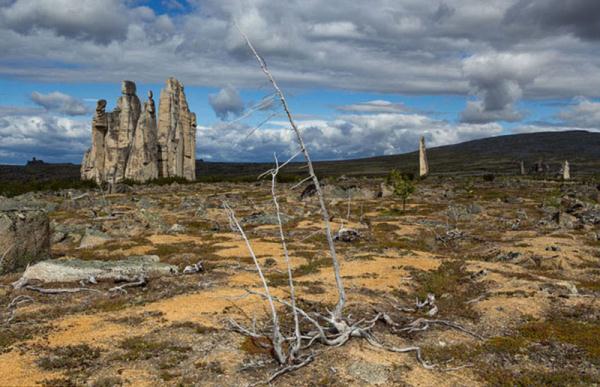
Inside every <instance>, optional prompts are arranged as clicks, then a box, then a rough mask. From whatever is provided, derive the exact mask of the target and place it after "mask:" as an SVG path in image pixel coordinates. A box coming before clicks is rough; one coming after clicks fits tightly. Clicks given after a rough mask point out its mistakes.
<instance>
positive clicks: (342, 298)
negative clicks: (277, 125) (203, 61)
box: [235, 23, 346, 319]
mask: <svg viewBox="0 0 600 387" xmlns="http://www.w3.org/2000/svg"><path fill="white" fill-rule="evenodd" d="M235 25H236V28H237V29H238V30H239V32H240V34H241V35H242V37H243V38H244V40H245V42H246V44H247V45H248V48H250V50H251V51H252V54H253V55H254V57H255V58H256V60H257V61H258V64H259V65H260V68H261V69H262V71H263V72H264V73H265V75H266V77H267V78H268V79H269V81H270V82H271V85H272V86H273V88H274V89H275V93H276V94H277V96H278V97H279V101H280V102H281V106H282V107H283V110H284V111H285V113H286V115H287V118H288V121H289V123H290V125H291V127H292V129H293V130H294V133H295V134H296V140H297V141H298V145H299V146H300V149H301V150H302V153H303V154H304V159H305V160H306V165H307V167H308V171H309V175H310V177H311V178H312V181H313V184H314V185H315V189H316V191H317V196H318V197H319V204H320V205H321V215H322V216H323V223H324V224H325V235H326V236H327V243H328V244H329V251H330V253H331V260H332V262H333V272H334V275H335V282H336V285H337V290H338V303H337V305H336V307H335V310H334V316H335V318H336V319H341V318H342V311H343V309H344V305H345V304H346V291H345V290H344V285H343V282H342V275H341V273H340V262H339V260H338V258H337V254H336V250H335V243H334V241H333V235H332V233H331V225H330V223H329V212H328V211H327V206H326V205H325V198H324V196H323V190H322V189H321V184H320V183H319V179H318V178H317V175H316V174H315V170H314V168H313V164H312V160H311V158H310V154H309V153H308V150H307V149H306V145H305V144H304V139H303V138H302V134H301V133H300V129H298V126H297V125H296V122H295V121H294V118H293V117H292V113H291V112H290V109H289V107H288V104H287V100H286V99H285V96H284V94H283V92H282V91H281V89H280V88H279V86H278V85H277V82H276V81H275V78H273V75H272V74H271V72H270V71H269V68H268V67H267V63H266V62H265V60H264V59H263V58H262V57H261V56H260V55H259V54H258V52H257V51H256V49H255V48H254V46H253V45H252V42H250V39H248V36H247V35H246V34H245V33H244V32H243V31H242V30H241V29H240V27H239V26H238V25H237V23H236V24H235Z"/></svg>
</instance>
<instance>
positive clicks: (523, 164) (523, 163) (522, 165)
mask: <svg viewBox="0 0 600 387" xmlns="http://www.w3.org/2000/svg"><path fill="white" fill-rule="evenodd" d="M519 165H520V167H521V175H522V176H525V175H526V173H525V162H524V161H523V160H521V162H520V163H519Z"/></svg>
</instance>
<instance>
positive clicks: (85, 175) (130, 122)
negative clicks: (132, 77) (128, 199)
mask: <svg viewBox="0 0 600 387" xmlns="http://www.w3.org/2000/svg"><path fill="white" fill-rule="evenodd" d="M121 92H122V96H121V97H119V99H118V101H117V107H116V108H115V110H114V111H112V112H110V113H107V112H106V101H105V100H99V101H98V104H97V106H96V114H95V115H94V119H93V121H92V147H91V148H90V149H89V150H88V151H87V152H86V153H85V155H84V157H83V162H82V165H81V178H82V179H86V180H95V181H96V182H98V183H103V182H108V183H110V184H113V185H114V184H115V183H118V182H120V181H122V180H124V179H132V180H135V181H139V182H144V181H148V180H152V179H156V178H158V177H173V176H181V177H184V178H186V179H188V180H194V179H195V178H196V170H195V168H196V115H195V114H194V113H192V112H190V110H189V108H188V104H187V100H186V98H185V94H184V91H183V85H182V84H181V82H179V81H178V80H176V79H175V78H169V80H168V81H167V86H166V88H165V89H164V90H163V91H162V92H161V98H160V106H159V117H158V119H157V117H156V106H155V103H154V100H153V98H152V97H153V95H152V92H149V94H148V101H147V102H145V103H144V108H143V110H142V108H141V104H140V100H139V98H138V97H137V95H136V86H135V83H133V82H131V81H123V83H122V86H121Z"/></svg>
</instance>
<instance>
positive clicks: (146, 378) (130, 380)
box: [120, 368, 161, 387]
mask: <svg viewBox="0 0 600 387" xmlns="http://www.w3.org/2000/svg"><path fill="white" fill-rule="evenodd" d="M120 372H121V378H122V379H123V380H124V381H125V382H126V384H125V385H126V386H136V387H137V386H140V387H146V386H148V387H150V386H156V385H157V384H159V383H160V382H161V380H159V379H157V378H156V377H154V376H153V375H152V374H151V373H150V371H148V370H147V369H143V368H123V369H121V370H120Z"/></svg>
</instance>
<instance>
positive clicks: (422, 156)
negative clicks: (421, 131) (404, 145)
mask: <svg viewBox="0 0 600 387" xmlns="http://www.w3.org/2000/svg"><path fill="white" fill-rule="evenodd" d="M428 174H429V163H428V162H427V153H426V149H425V137H423V136H421V140H420V141H419V176H421V177H423V176H426V175H428Z"/></svg>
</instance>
